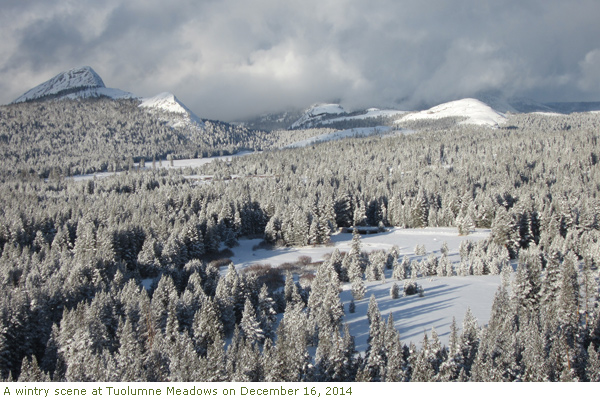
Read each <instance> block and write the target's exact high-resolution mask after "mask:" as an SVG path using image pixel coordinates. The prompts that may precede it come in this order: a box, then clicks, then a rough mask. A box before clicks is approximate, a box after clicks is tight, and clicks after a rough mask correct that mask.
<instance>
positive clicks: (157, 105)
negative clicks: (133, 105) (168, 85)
mask: <svg viewBox="0 0 600 402" xmlns="http://www.w3.org/2000/svg"><path fill="white" fill-rule="evenodd" d="M140 107H147V108H150V109H159V110H164V111H165V112H170V113H178V114H185V113H191V112H190V111H189V109H188V108H187V107H186V106H185V105H184V104H183V103H181V102H180V101H179V99H177V97H176V96H175V95H173V94H172V93H170V92H162V93H160V94H158V95H156V96H153V97H151V98H144V99H142V103H141V104H140Z"/></svg>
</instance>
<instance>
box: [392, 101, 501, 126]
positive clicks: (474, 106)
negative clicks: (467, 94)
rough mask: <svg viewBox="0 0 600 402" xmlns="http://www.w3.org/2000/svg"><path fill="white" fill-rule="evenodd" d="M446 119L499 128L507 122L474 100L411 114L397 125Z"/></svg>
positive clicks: (486, 106) (448, 103)
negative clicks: (412, 121) (456, 119)
mask: <svg viewBox="0 0 600 402" xmlns="http://www.w3.org/2000/svg"><path fill="white" fill-rule="evenodd" d="M445 117H464V118H466V120H464V121H462V122H461V124H476V125H485V126H491V127H497V126H499V125H500V124H503V123H504V122H506V120H507V118H506V116H504V115H503V114H502V113H500V112H498V111H496V110H494V109H492V108H491V107H490V106H488V105H487V104H485V103H483V102H481V101H480V100H477V99H473V98H466V99H460V100H456V101H452V102H447V103H442V104H441V105H438V106H434V107H432V108H431V109H428V110H423V111H421V112H416V113H411V114H408V115H406V116H404V117H402V118H401V119H399V120H396V123H398V124H401V123H403V122H406V121H411V120H426V119H441V118H445Z"/></svg>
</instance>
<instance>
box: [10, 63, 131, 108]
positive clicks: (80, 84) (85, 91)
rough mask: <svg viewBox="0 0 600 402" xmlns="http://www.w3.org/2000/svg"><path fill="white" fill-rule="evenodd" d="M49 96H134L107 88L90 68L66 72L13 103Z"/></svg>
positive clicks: (72, 97)
mask: <svg viewBox="0 0 600 402" xmlns="http://www.w3.org/2000/svg"><path fill="white" fill-rule="evenodd" d="M48 96H58V97H61V98H70V99H75V98H89V97H98V96H108V97H110V98H114V99H121V98H133V97H134V95H132V94H130V93H128V92H125V91H121V90H119V89H114V88H106V87H105V86H104V82H103V81H102V78H100V76H99V75H98V74H96V72H95V71H94V70H93V69H92V68H91V67H89V66H84V67H79V68H74V69H71V70H69V71H64V72H62V73H60V74H58V75H56V76H55V77H53V78H51V79H49V80H48V81H46V82H43V83H41V84H40V85H38V86H36V87H34V88H32V89H30V90H29V91H27V92H25V93H24V94H23V95H21V96H20V97H18V98H17V99H15V100H14V101H13V103H20V102H27V101H30V100H35V99H40V98H44V97H48Z"/></svg>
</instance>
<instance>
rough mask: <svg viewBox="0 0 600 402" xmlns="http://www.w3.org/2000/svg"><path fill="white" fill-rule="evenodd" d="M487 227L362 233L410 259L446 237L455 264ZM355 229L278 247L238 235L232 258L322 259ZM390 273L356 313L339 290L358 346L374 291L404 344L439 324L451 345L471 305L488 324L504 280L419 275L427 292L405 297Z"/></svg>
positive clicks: (364, 240)
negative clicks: (310, 243) (320, 241)
mask: <svg viewBox="0 0 600 402" xmlns="http://www.w3.org/2000/svg"><path fill="white" fill-rule="evenodd" d="M489 234H490V231H489V230H484V229H479V230H476V231H475V232H472V233H471V234H469V235H468V236H458V232H457V230H456V229H455V228H424V229H399V228H394V229H391V230H390V231H388V232H384V233H376V234H371V235H362V236H361V246H362V251H366V252H371V251H374V250H389V249H391V248H392V247H393V246H398V247H399V249H400V259H402V257H403V256H404V255H406V256H408V257H410V258H421V257H417V256H415V255H414V249H415V246H416V245H417V244H422V245H424V246H425V248H426V250H427V254H429V253H431V252H435V254H436V255H437V256H440V247H441V246H442V244H443V242H444V241H445V242H446V243H447V244H448V248H449V253H448V256H449V258H450V260H451V261H452V262H454V263H457V262H458V261H459V260H460V257H459V254H458V249H459V246H460V243H461V242H462V241H464V240H472V241H475V242H476V241H478V240H482V239H484V238H486V237H488V236H489ZM351 240H352V233H340V234H336V235H334V236H332V238H331V241H332V244H331V245H328V246H318V247H300V248H291V247H286V248H278V249H274V250H265V249H256V250H253V247H254V246H256V245H258V244H259V243H260V242H261V240H260V239H252V240H243V239H242V240H240V245H239V246H237V247H234V248H233V249H232V251H233V252H234V256H233V257H232V258H231V260H232V261H233V263H234V264H235V265H236V268H238V269H242V268H244V267H248V266H250V265H253V264H271V265H272V266H273V267H276V266H278V265H281V264H283V263H285V262H296V261H297V260H298V258H299V257H300V256H309V257H311V258H312V261H313V262H317V261H322V260H323V259H324V257H325V255H326V254H328V253H331V252H332V251H333V250H334V249H335V248H338V249H339V250H340V251H346V252H347V251H349V250H350V244H351ZM391 275H392V272H391V271H390V270H386V281H385V283H382V281H376V282H366V283H365V285H366V287H367V292H366V294H365V297H364V299H363V300H360V301H355V303H356V312H355V313H353V314H350V313H349V312H348V304H349V302H350V300H351V299H352V294H351V290H350V288H351V285H350V284H344V285H343V291H342V293H341V294H340V298H341V300H342V303H344V311H345V314H346V317H345V320H346V322H347V323H348V325H349V327H350V332H351V333H352V335H354V336H355V337H356V338H355V340H356V347H357V350H359V351H364V350H365V349H366V347H367V338H368V335H369V323H368V320H367V315H366V314H367V308H368V305H369V298H370V297H371V294H374V295H375V297H376V298H377V303H378V305H379V309H380V311H381V315H382V317H383V318H384V319H386V320H387V318H388V315H389V313H392V314H393V317H394V323H395V326H396V328H397V329H398V330H399V331H400V335H401V339H402V341H403V342H404V343H407V344H408V343H410V342H413V343H415V344H416V345H417V346H420V344H421V341H422V339H423V333H424V331H428V336H429V335H430V333H429V332H430V331H431V329H432V328H435V330H436V332H437V333H438V336H439V337H440V340H441V342H442V343H443V344H448V339H449V335H450V325H451V324H452V318H453V317H455V318H456V322H457V325H458V327H459V328H462V321H463V318H464V315H465V312H466V311H467V308H469V307H470V308H471V311H472V312H473V315H474V316H475V317H476V318H477V319H478V322H479V325H484V324H486V323H487V321H488V320H489V315H490V310H491V306H492V302H493V299H494V294H495V293H496V290H497V289H498V286H499V285H500V282H501V280H500V277H499V276H468V277H463V276H453V277H432V278H425V279H419V280H418V283H419V285H421V286H422V287H423V288H424V290H425V292H424V297H419V296H418V295H414V296H401V297H400V298H398V299H395V300H394V299H392V298H391V297H390V288H391V287H392V285H393V283H394V282H398V285H399V286H400V288H401V289H402V285H403V281H395V280H392V279H391Z"/></svg>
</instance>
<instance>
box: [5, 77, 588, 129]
mask: <svg viewBox="0 0 600 402" xmlns="http://www.w3.org/2000/svg"><path fill="white" fill-rule="evenodd" d="M94 97H107V98H112V99H138V100H139V101H140V105H139V106H140V107H142V108H147V109H148V110H149V111H150V112H151V113H159V114H162V116H168V117H167V120H168V122H169V124H170V125H171V126H173V127H181V126H197V127H202V126H203V121H202V119H200V118H199V117H198V116H196V115H195V114H194V113H193V112H192V111H191V110H190V109H189V108H187V107H186V106H185V105H184V104H183V103H182V102H181V101H179V100H178V99H177V98H176V97H175V95H173V94H171V93H168V92H164V93H161V94H158V95H156V96H154V97H151V98H141V97H138V96H136V95H134V94H132V93H129V92H126V91H123V90H120V89H116V88H107V87H106V86H105V85H104V81H103V80H102V78H100V76H99V75H98V74H97V73H96V72H95V71H94V70H93V69H92V68H91V67H88V66H85V67H80V68H75V69H72V70H69V71H65V72H62V73H60V74H58V75H56V76H55V77H53V78H51V79H50V80H48V81H46V82H44V83H42V84H40V85H38V86H36V87H35V88H32V89H30V90H29V91H27V92H25V93H24V94H23V95H21V96H20V97H18V98H17V99H15V100H14V101H13V102H12V103H21V102H31V101H44V100H52V99H85V98H94ZM594 110H600V102H551V103H540V102H536V101H533V100H531V99H526V98H503V97H501V96H498V95H493V94H480V95H479V96H477V99H474V98H467V99H461V100H457V101H452V102H448V103H444V104H441V105H437V106H434V107H432V108H431V109H428V110H423V111H412V112H408V111H402V110H394V109H384V110H380V109H378V108H369V109H365V110H358V111H347V110H346V109H344V107H343V106H342V105H340V104H337V103H319V104H314V105H312V106H310V107H309V108H307V109H305V110H304V111H302V110H289V111H283V112H278V113H267V114H263V115H261V116H258V117H255V118H251V119H248V120H247V121H245V122H240V123H237V124H240V125H244V126H246V127H248V128H250V129H258V130H266V131H271V130H277V129H290V130H295V129H307V128H319V127H326V128H327V127H328V128H339V129H347V128H353V127H368V126H377V125H393V124H402V123H403V122H408V121H417V120H426V119H440V118H445V117H456V118H458V119H460V120H462V123H463V124H482V125H489V126H498V125H501V124H502V123H503V122H504V121H505V120H506V113H531V112H547V113H574V112H588V111H594Z"/></svg>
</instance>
